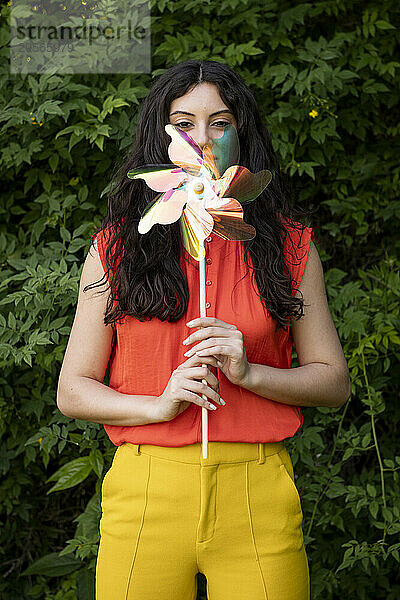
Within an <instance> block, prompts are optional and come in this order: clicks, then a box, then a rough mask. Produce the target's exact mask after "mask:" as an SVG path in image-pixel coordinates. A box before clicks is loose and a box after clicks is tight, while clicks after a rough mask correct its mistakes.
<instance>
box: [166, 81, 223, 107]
mask: <svg viewBox="0 0 400 600" xmlns="http://www.w3.org/2000/svg"><path fill="white" fill-rule="evenodd" d="M180 109H182V110H185V111H189V112H197V113H198V112H214V111H215V110H221V109H229V107H228V106H226V104H225V103H224V101H223V100H222V98H221V96H220V93H219V90H218V88H217V86H216V85H213V84H210V83H201V84H199V85H197V86H195V87H194V88H192V89H191V90H189V91H188V92H186V94H184V95H183V96H180V98H175V100H173V101H172V102H171V107H170V112H171V113H172V112H174V111H176V110H180ZM190 109H192V110H190Z"/></svg>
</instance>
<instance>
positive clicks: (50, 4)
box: [9, 0, 151, 73]
mask: <svg viewBox="0 0 400 600" xmlns="http://www.w3.org/2000/svg"><path fill="white" fill-rule="evenodd" d="M9 4H10V5H11V14H10V25H11V32H10V33H11V38H10V71H11V73H150V72H151V36H150V33H151V27H150V26H151V16H150V2H149V0H128V1H127V0H102V1H100V2H95V1H92V0H72V1H67V0H65V2H63V1H62V0H54V1H53V0H46V1H45V2H35V0H32V1H31V2H28V1H27V0H11V2H10V3H9Z"/></svg>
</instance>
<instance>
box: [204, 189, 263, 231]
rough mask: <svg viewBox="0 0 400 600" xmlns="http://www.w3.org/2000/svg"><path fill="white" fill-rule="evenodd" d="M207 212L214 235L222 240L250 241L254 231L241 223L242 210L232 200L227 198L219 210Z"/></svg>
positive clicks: (243, 222) (237, 203)
mask: <svg viewBox="0 0 400 600" xmlns="http://www.w3.org/2000/svg"><path fill="white" fill-rule="evenodd" d="M208 212H209V213H210V215H211V216H212V218H213V220H214V229H213V231H214V233H216V234H217V235H219V236H220V237H222V238H223V239H224V240H239V241H243V240H251V239H252V238H253V237H255V235H256V230H255V228H254V227H253V226H252V225H249V223H245V221H243V208H242V206H241V204H240V203H239V202H238V201H237V200H235V199H234V198H227V203H226V204H225V205H224V206H223V207H221V208H209V209H208Z"/></svg>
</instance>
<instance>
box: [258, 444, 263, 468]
mask: <svg viewBox="0 0 400 600" xmlns="http://www.w3.org/2000/svg"><path fill="white" fill-rule="evenodd" d="M264 463H265V452H264V443H263V442H258V464H259V465H262V464H264Z"/></svg>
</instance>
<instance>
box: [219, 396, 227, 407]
mask: <svg viewBox="0 0 400 600" xmlns="http://www.w3.org/2000/svg"><path fill="white" fill-rule="evenodd" d="M220 400H221V402H222V404H223V405H224V406H225V404H226V402H225V400H222V398H220Z"/></svg>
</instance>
